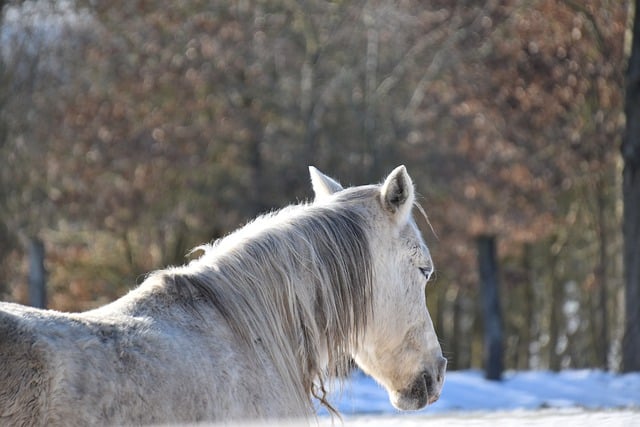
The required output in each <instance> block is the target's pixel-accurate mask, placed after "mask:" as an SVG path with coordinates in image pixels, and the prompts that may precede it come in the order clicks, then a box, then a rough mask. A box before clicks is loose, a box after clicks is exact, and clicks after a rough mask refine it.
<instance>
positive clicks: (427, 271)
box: [418, 267, 433, 280]
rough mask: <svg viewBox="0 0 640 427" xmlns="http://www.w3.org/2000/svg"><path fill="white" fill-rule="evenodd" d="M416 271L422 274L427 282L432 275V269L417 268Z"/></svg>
mask: <svg viewBox="0 0 640 427" xmlns="http://www.w3.org/2000/svg"><path fill="white" fill-rule="evenodd" d="M418 270H420V273H422V275H423V276H424V277H425V278H426V279H427V280H429V278H430V277H431V273H433V267H418Z"/></svg>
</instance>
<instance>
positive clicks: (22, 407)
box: [0, 303, 48, 426]
mask: <svg viewBox="0 0 640 427" xmlns="http://www.w3.org/2000/svg"><path fill="white" fill-rule="evenodd" d="M18 307H19V306H17V305H15V304H8V303H0V425H16V426H23V425H24V426H26V425H29V426H32V425H41V424H42V414H41V410H42V408H43V403H44V402H43V399H44V397H45V396H46V390H47V387H48V383H47V376H46V368H45V360H44V357H43V354H42V352H41V351H40V350H39V348H38V346H37V345H36V336H35V334H34V333H33V331H32V330H30V328H29V327H28V324H27V323H28V322H27V320H26V319H25V318H24V317H22V316H20V315H19V314H18V312H19V311H20V310H23V309H19V308H18Z"/></svg>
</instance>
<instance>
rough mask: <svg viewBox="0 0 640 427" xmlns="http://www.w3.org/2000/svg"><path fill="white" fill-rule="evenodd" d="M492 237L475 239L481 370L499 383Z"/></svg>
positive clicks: (499, 334)
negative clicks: (480, 311) (481, 331)
mask: <svg viewBox="0 0 640 427" xmlns="http://www.w3.org/2000/svg"><path fill="white" fill-rule="evenodd" d="M495 241H496V240H495V237H494V236H480V237H478V238H477V245H478V265H479V267H480V288H481V293H482V307H483V312H484V330H485V333H484V365H485V366H484V367H485V377H486V378H487V379H489V380H496V381H497V380H500V379H502V370H503V363H504V362H503V354H502V353H503V349H502V347H503V346H502V341H503V333H502V312H501V310H500V293H499V289H498V263H497V260H496V244H495Z"/></svg>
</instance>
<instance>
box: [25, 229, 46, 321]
mask: <svg viewBox="0 0 640 427" xmlns="http://www.w3.org/2000/svg"><path fill="white" fill-rule="evenodd" d="M46 281H47V279H46V271H45V269H44V243H42V240H40V239H38V238H37V237H34V238H31V239H30V240H29V305H31V306H33V307H38V308H45V307H46V305H47V294H46Z"/></svg>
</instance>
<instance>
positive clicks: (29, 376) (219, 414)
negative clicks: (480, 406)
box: [0, 167, 446, 426]
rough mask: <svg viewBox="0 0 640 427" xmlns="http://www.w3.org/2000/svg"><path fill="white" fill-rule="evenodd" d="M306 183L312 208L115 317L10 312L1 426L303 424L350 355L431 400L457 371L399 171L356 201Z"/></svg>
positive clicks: (11, 308) (151, 291) (0, 319)
mask: <svg viewBox="0 0 640 427" xmlns="http://www.w3.org/2000/svg"><path fill="white" fill-rule="evenodd" d="M311 174H312V183H313V187H314V191H315V193H316V201H315V202H314V203H312V204H302V205H296V206H292V207H289V208H285V209H284V210H282V211H280V212H278V213H274V214H270V215H266V216H264V217H262V218H259V219H257V220H256V221H254V222H252V223H250V224H248V225H247V226H245V227H244V228H242V229H240V230H238V231H236V232H235V233H233V234H231V235H230V236H228V237H226V238H224V239H222V240H220V241H218V242H216V243H214V244H212V245H206V246H203V247H202V248H200V249H202V250H203V251H204V255H202V256H201V257H200V258H199V259H197V260H194V261H192V262H191V263H190V264H188V265H186V266H182V267H174V268H169V269H166V270H161V271H158V272H155V273H152V274H151V275H150V276H149V277H148V278H147V279H146V280H145V281H144V282H143V283H142V284H141V285H140V286H139V287H138V288H136V289H134V290H132V291H131V292H130V293H129V294H127V295H125V296H124V297H122V298H120V299H119V300H116V301H114V302H112V303H111V304H108V305H106V306H104V307H101V308H98V309H95V310H92V311H88V312H85V313H71V314H68V313H58V312H55V311H51V310H39V309H35V308H28V307H24V306H21V305H17V304H9V303H0V366H2V368H1V369H0V424H2V425H5V424H10V425H36V426H37V425H116V424H127V425H131V424H138V425H141V424H159V423H171V422H197V421H228V420H232V419H236V420H239V419H273V418H299V417H307V416H309V415H311V414H312V413H313V412H314V409H315V407H314V404H313V401H312V399H311V396H315V397H317V398H318V399H319V400H320V402H321V403H323V404H327V405H328V402H327V401H326V400H325V394H326V392H325V389H324V383H325V380H326V379H327V378H328V377H329V376H331V375H332V374H335V373H339V372H340V371H341V369H342V368H343V367H344V366H345V361H346V360H348V358H353V359H354V360H355V361H356V363H357V364H358V365H359V366H360V367H361V368H363V370H365V372H367V373H369V374H370V375H372V376H373V377H374V378H375V379H377V380H378V381H379V382H380V383H381V384H382V385H383V386H384V387H385V388H387V390H388V391H389V396H390V399H391V401H392V403H393V404H394V405H395V406H397V407H398V408H399V409H418V408H420V407H423V406H425V405H426V404H428V403H432V402H433V401H435V400H436V399H437V398H438V396H439V394H440V390H441V387H442V382H443V375H444V369H445V365H446V362H445V360H444V359H443V358H442V353H441V350H440V346H439V344H438V341H437V337H436V336H435V332H434V331H433V326H432V324H431V320H430V318H429V315H428V313H427V312H426V305H425V301H424V285H425V283H426V281H427V280H428V275H429V274H430V271H431V270H432V269H433V266H432V264H431V258H430V256H429V252H428V249H427V248H426V246H425V245H424V242H423V241H422V238H421V237H420V234H419V232H418V230H417V227H416V226H415V223H414V222H413V219H412V218H411V215H410V211H411V206H412V205H413V185H412V183H411V181H410V178H409V177H408V175H407V174H406V171H405V170H404V167H401V168H398V169H396V170H395V171H394V172H393V173H392V174H391V175H390V176H389V177H388V178H387V180H386V181H385V183H384V184H383V185H381V186H380V185H372V186H363V187H355V188H350V189H346V190H344V189H342V187H341V186H340V185H339V184H338V183H337V182H335V181H333V180H332V179H330V178H328V177H326V176H324V175H322V174H320V173H319V172H318V171H316V170H315V169H311ZM425 272H427V277H425V276H424V274H425Z"/></svg>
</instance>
